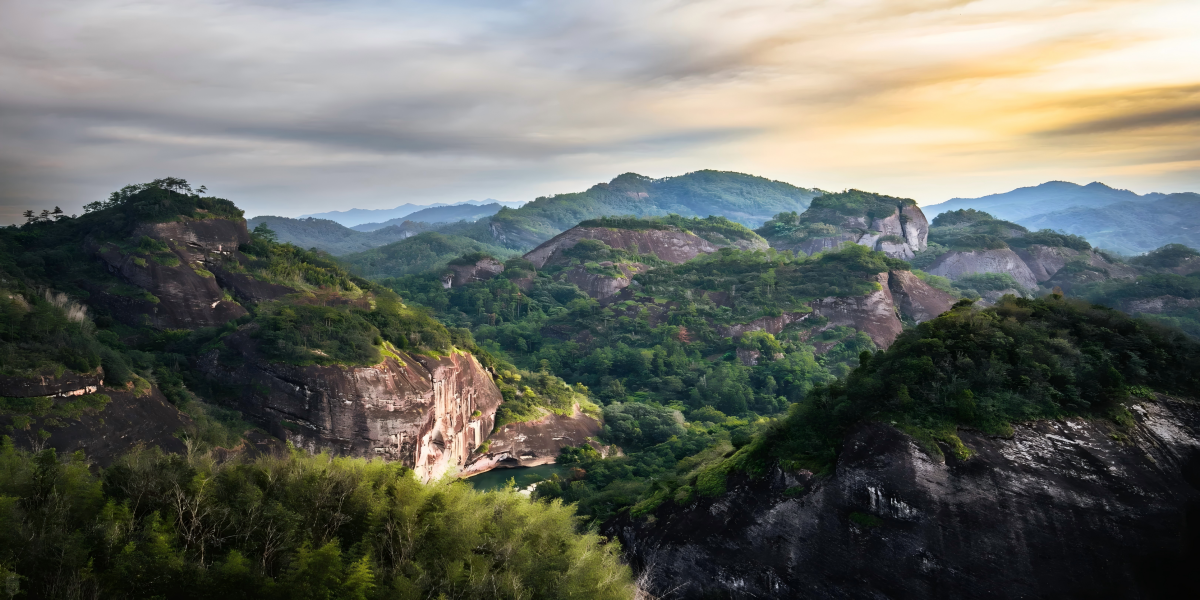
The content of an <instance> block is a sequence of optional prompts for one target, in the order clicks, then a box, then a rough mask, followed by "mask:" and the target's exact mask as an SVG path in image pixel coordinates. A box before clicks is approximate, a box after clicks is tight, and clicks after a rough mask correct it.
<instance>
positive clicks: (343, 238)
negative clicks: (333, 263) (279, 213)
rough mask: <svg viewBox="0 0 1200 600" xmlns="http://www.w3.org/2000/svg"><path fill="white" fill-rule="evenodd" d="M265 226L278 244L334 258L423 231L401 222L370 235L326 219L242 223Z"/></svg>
mask: <svg viewBox="0 0 1200 600" xmlns="http://www.w3.org/2000/svg"><path fill="white" fill-rule="evenodd" d="M262 223H266V224H267V227H270V228H271V230H272V231H274V232H275V234H276V235H277V236H278V238H279V241H280V242H282V243H286V244H295V245H296V246H299V247H301V248H305V249H308V248H316V249H317V250H322V251H325V252H328V253H330V254H332V255H334V256H341V255H343V254H351V253H354V252H362V251H363V250H369V249H371V248H377V247H379V246H383V245H385V244H390V243H392V242H396V241H399V240H402V239H405V238H407V237H412V236H414V235H416V234H418V233H421V232H423V231H426V230H428V229H429V226H428V225H426V224H424V223H414V222H411V221H405V222H402V223H400V224H397V225H389V226H387V227H383V228H381V229H376V230H373V231H370V232H363V231H355V230H353V229H350V228H348V227H344V226H342V225H339V224H338V223H335V222H333V221H330V220H327V219H314V218H311V217H310V218H307V219H291V218H288V217H272V216H263V217H254V218H253V219H250V220H249V221H247V222H246V225H247V227H249V228H250V229H254V228H255V227H258V226H259V225H260V224H262Z"/></svg>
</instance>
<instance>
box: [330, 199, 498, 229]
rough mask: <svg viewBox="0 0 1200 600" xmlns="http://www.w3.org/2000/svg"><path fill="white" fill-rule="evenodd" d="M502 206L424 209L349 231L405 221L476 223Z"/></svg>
mask: <svg viewBox="0 0 1200 600" xmlns="http://www.w3.org/2000/svg"><path fill="white" fill-rule="evenodd" d="M501 208H503V206H502V205H501V204H500V203H499V202H492V203H491V204H480V205H475V204H455V205H453V206H436V207H432V208H426V209H423V210H418V211H417V212H414V213H411V214H409V215H408V216H404V217H397V218H395V219H388V220H387V221H384V222H382V223H363V224H362V225H355V226H354V227H351V229H353V230H355V231H375V230H376V229H383V228H384V227H388V226H389V225H400V224H402V223H404V222H405V221H416V222H420V223H454V222H457V221H478V220H479V219H482V218H484V217H490V216H492V215H494V214H496V213H498V212H500V209H501Z"/></svg>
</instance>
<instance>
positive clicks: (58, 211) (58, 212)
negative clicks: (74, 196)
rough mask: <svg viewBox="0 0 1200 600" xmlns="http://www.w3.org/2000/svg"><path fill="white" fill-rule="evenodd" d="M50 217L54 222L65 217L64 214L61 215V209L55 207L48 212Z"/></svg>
mask: <svg viewBox="0 0 1200 600" xmlns="http://www.w3.org/2000/svg"><path fill="white" fill-rule="evenodd" d="M50 216H52V217H54V220H55V221H61V220H62V219H65V218H66V217H67V216H66V215H65V214H63V209H61V208H59V207H57V206H55V207H54V210H52V211H50Z"/></svg>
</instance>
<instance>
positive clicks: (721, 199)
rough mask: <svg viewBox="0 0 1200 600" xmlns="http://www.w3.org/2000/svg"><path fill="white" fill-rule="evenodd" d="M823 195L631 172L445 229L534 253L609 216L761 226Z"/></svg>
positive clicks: (711, 175)
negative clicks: (715, 218) (697, 219)
mask: <svg viewBox="0 0 1200 600" xmlns="http://www.w3.org/2000/svg"><path fill="white" fill-rule="evenodd" d="M818 193H819V192H818V191H816V190H809V189H805V188H799V187H796V186H794V185H791V184H787V183H784V182H781V181H772V180H770V179H765V178H762V177H755V176H753V175H746V174H743V173H732V172H727V171H696V172H693V173H687V174H685V175H680V176H677V177H664V178H662V179H652V178H650V177H646V176H643V175H638V174H636V173H626V174H624V175H621V176H619V177H616V178H615V179H613V180H612V181H610V182H608V183H598V184H596V185H594V186H592V187H591V188H589V189H588V190H586V191H583V192H575V193H567V194H557V195H554V196H547V197H541V198H538V199H536V200H534V201H533V202H530V203H528V204H526V205H524V206H522V207H520V208H517V209H510V208H504V209H501V210H500V212H498V213H496V214H495V215H494V216H492V217H491V218H489V219H482V220H480V221H477V222H476V223H474V224H470V225H465V226H449V227H446V228H445V229H443V231H445V232H446V233H453V234H456V235H464V236H467V237H471V238H474V239H476V240H479V241H483V242H486V243H491V244H497V245H501V246H504V247H507V248H513V249H517V250H530V249H532V248H534V247H535V246H537V245H538V244H540V243H542V242H544V241H546V240H548V239H550V238H552V237H554V236H556V235H558V234H559V233H562V232H563V231H566V230H567V229H570V228H571V227H574V226H575V225H576V224H578V223H579V222H580V221H585V220H587V219H595V218H598V217H607V216H635V217H652V216H666V215H669V214H678V215H682V216H684V217H707V216H720V217H725V218H728V219H729V220H730V221H734V222H737V223H741V224H743V225H746V226H749V227H757V226H759V225H761V224H762V223H764V222H765V221H766V220H767V219H770V218H771V216H772V215H774V214H776V213H779V212H782V211H802V210H804V209H805V208H808V203H809V202H810V201H811V200H812V198H813V197H815V196H816V195H818Z"/></svg>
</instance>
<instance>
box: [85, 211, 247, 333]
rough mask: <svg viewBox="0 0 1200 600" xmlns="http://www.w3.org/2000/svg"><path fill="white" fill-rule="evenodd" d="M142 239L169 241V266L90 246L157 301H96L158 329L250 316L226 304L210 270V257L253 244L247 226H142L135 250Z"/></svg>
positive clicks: (210, 222) (219, 222)
mask: <svg viewBox="0 0 1200 600" xmlns="http://www.w3.org/2000/svg"><path fill="white" fill-rule="evenodd" d="M142 236H146V237H149V238H151V239H154V240H157V241H160V242H163V243H165V244H166V245H167V247H168V248H169V249H170V253H171V255H170V256H167V257H166V258H167V259H168V261H167V262H173V261H172V260H170V259H174V261H178V264H176V265H174V266H170V265H168V264H162V263H160V262H159V261H156V260H154V258H150V259H146V258H143V257H137V256H134V255H131V254H125V253H124V252H122V251H121V249H120V248H118V247H117V246H116V245H115V244H99V243H97V242H95V241H94V240H89V241H88V242H87V248H88V250H90V251H91V252H93V253H94V254H95V255H96V256H98V257H99V258H100V259H101V260H102V261H104V263H105V265H106V266H107V267H108V270H109V272H110V273H112V274H114V275H117V276H118V277H120V278H121V279H123V280H125V281H126V282H128V283H130V284H132V285H135V286H137V287H140V288H142V289H144V290H146V291H147V292H149V293H150V294H152V295H153V296H154V298H155V299H156V300H157V301H155V300H150V299H148V298H142V297H124V296H116V295H113V294H107V293H105V294H99V295H97V297H96V298H94V299H92V300H91V302H94V303H98V304H101V305H104V306H105V307H106V308H108V309H109V310H111V311H112V312H113V315H114V316H116V317H117V318H118V319H121V320H122V321H124V322H126V323H129V324H136V325H140V324H141V320H142V319H149V321H150V324H152V325H154V326H155V327H162V328H168V329H195V328H198V327H209V326H213V325H220V324H222V323H225V322H226V321H229V320H231V319H236V318H237V317H240V316H242V315H244V314H246V309H245V308H242V306H241V305H239V304H238V303H236V302H231V301H228V300H225V298H224V292H223V290H222V289H221V286H220V285H218V283H217V280H216V278H215V277H214V276H213V274H212V273H211V272H208V271H207V269H205V268H204V266H205V265H206V263H207V262H208V257H209V256H210V255H214V254H215V255H232V254H233V253H235V252H237V248H238V244H241V243H245V242H246V241H248V240H249V234H247V233H246V224H245V223H244V222H241V221H239V222H234V221H230V220H226V219H202V220H195V219H188V220H185V221H180V222H173V223H154V224H145V225H141V226H139V227H138V228H137V229H135V230H134V232H133V235H132V236H130V242H131V243H132V244H134V245H136V244H137V241H138V240H140V239H141V238H142Z"/></svg>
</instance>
